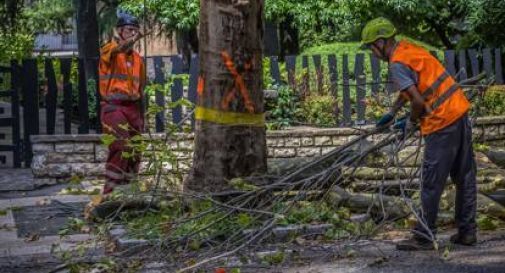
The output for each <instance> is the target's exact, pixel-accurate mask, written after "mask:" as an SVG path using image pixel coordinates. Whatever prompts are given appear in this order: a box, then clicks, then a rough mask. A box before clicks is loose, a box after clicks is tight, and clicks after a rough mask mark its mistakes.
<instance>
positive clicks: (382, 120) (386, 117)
mask: <svg viewBox="0 0 505 273" xmlns="http://www.w3.org/2000/svg"><path fill="white" fill-rule="evenodd" d="M394 118H395V115H393V114H392V113H391V112H388V113H386V114H384V115H383V116H382V117H381V118H380V119H379V120H378V121H377V123H376V124H375V126H376V127H382V126H384V125H387V124H388V123H390V122H391V121H392V120H393V119H394Z"/></svg>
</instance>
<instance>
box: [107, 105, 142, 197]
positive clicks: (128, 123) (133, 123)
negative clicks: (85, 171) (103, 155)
mask: <svg viewBox="0 0 505 273" xmlns="http://www.w3.org/2000/svg"><path fill="white" fill-rule="evenodd" d="M101 122H102V128H103V132H104V134H110V135H113V136H114V137H115V140H114V141H113V142H112V143H111V144H110V145H109V155H108V157H107V163H106V165H105V178H106V183H105V186H104V189H103V193H104V194H107V193H110V192H112V191H113V190H114V187H115V186H116V185H123V184H128V183H129V182H130V180H131V179H132V178H133V177H135V176H136V175H137V174H138V171H139V164H140V154H138V153H132V152H133V149H132V147H131V146H130V145H128V140H129V139H131V138H132V137H133V136H136V135H139V134H141V133H142V129H143V127H144V119H143V117H142V114H141V111H140V106H139V103H138V102H124V101H115V102H114V101H113V102H102V103H101Z"/></svg>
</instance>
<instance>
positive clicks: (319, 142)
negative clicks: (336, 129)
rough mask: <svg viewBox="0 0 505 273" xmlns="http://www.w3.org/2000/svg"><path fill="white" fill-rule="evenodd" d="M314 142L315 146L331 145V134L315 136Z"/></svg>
mask: <svg viewBox="0 0 505 273" xmlns="http://www.w3.org/2000/svg"><path fill="white" fill-rule="evenodd" d="M314 143H315V145H316V146H331V145H333V141H332V139H331V136H316V137H315V138H314Z"/></svg>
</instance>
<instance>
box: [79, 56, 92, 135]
mask: <svg viewBox="0 0 505 273" xmlns="http://www.w3.org/2000/svg"><path fill="white" fill-rule="evenodd" d="M87 86H88V84H87V82H86V69H85V67H84V60H83V59H82V58H80V59H79V121H80V124H79V130H78V132H79V134H88V133H89V107H88V90H87Z"/></svg>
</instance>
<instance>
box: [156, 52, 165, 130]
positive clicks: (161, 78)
mask: <svg viewBox="0 0 505 273" xmlns="http://www.w3.org/2000/svg"><path fill="white" fill-rule="evenodd" d="M163 66H164V65H163V59H162V58H161V56H156V57H154V83H156V84H161V85H163V84H164V83H165V74H164V72H163ZM154 96H155V101H156V105H158V106H159V107H162V108H163V110H162V111H161V112H158V113H156V118H155V120H156V121H155V122H156V132H158V133H161V132H163V131H165V94H163V93H162V92H161V91H159V90H156V92H155V94H154Z"/></svg>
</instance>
